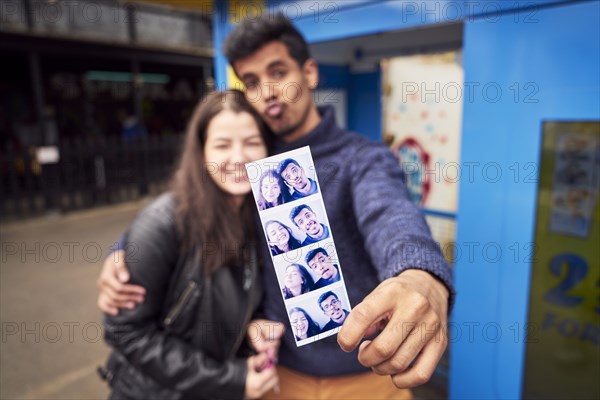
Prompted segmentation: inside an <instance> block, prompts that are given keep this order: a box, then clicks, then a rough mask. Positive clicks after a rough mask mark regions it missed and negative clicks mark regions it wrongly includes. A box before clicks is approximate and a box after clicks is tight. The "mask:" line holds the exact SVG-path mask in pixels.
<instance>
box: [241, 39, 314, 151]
mask: <svg viewBox="0 0 600 400" xmlns="http://www.w3.org/2000/svg"><path fill="white" fill-rule="evenodd" d="M233 67H234V69H235V71H236V73H237V75H238V76H239V78H240V79H241V80H242V82H243V83H244V85H245V86H246V98H247V99H248V101H249V102H250V103H251V104H252V106H253V107H254V108H255V109H256V110H257V111H258V112H259V113H260V115H261V116H262V117H263V119H264V120H265V122H266V123H267V125H268V126H269V127H270V128H271V130H272V131H273V133H274V134H275V135H278V136H281V137H282V138H284V140H286V141H293V140H296V139H298V138H300V137H302V136H304V135H305V134H307V133H308V132H309V131H310V130H311V129H313V128H314V127H315V126H316V125H317V124H318V122H319V115H318V113H317V111H316V107H315V104H314V102H313V99H312V96H311V88H314V87H315V86H316V84H317V80H318V70H317V66H316V64H315V63H314V61H312V60H308V61H307V62H306V63H305V64H304V65H303V66H300V65H298V63H297V62H296V60H294V59H293V58H292V57H291V56H290V54H289V52H288V49H287V47H286V46H285V45H284V44H283V42H281V41H273V42H269V43H267V44H265V45H264V46H263V47H261V48H260V49H258V50H257V51H256V52H254V53H252V54H251V55H249V56H248V57H246V58H242V59H240V60H237V61H236V62H235V63H234V65H233ZM315 118H316V119H315Z"/></svg>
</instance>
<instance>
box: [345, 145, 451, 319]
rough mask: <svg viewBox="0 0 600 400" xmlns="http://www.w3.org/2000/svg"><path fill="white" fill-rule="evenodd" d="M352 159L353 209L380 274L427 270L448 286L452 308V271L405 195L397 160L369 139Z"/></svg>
mask: <svg viewBox="0 0 600 400" xmlns="http://www.w3.org/2000/svg"><path fill="white" fill-rule="evenodd" d="M352 159H353V162H352V163H351V165H352V170H351V174H352V175H351V181H352V198H353V207H354V212H355V215H356V218H357V223H358V226H359V230H360V232H361V234H362V236H363V238H364V240H365V248H366V249H367V251H368V252H369V255H370V256H371V260H372V261H373V264H374V265H375V268H376V269H377V274H378V277H379V279H380V280H385V279H388V278H390V277H393V276H396V275H398V274H399V273H401V272H402V271H404V270H406V269H411V268H412V269H421V270H424V271H427V272H429V273H430V274H432V275H433V276H435V277H436V278H437V279H439V280H440V281H441V282H443V283H444V285H445V286H446V288H448V291H449V293H450V296H449V306H450V307H451V306H452V304H453V303H454V295H455V292H454V286H453V283H452V271H451V269H450V267H449V265H448V263H447V262H446V260H445V259H444V256H443V255H442V252H441V250H440V247H439V245H438V243H436V242H435V241H434V240H433V238H432V237H431V233H430V231H429V227H428V226H427V223H426V222H425V219H424V218H423V216H422V215H421V212H420V211H419V209H418V208H417V207H416V206H415V205H414V204H413V203H412V202H411V201H410V199H409V196H408V192H407V190H406V186H405V185H404V181H403V174H402V171H401V169H400V166H399V164H398V160H397V159H396V158H395V157H394V156H393V154H392V153H391V152H390V151H389V149H387V148H386V147H385V146H383V145H379V144H375V143H368V142H367V143H364V145H363V146H362V147H360V148H359V149H358V150H357V151H356V153H355V154H354V155H353V157H352ZM449 309H450V308H449Z"/></svg>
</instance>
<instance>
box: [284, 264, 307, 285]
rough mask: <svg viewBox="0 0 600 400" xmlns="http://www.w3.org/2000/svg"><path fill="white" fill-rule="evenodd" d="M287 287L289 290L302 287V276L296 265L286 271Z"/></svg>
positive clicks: (285, 280)
mask: <svg viewBox="0 0 600 400" xmlns="http://www.w3.org/2000/svg"><path fill="white" fill-rule="evenodd" d="M284 282H285V286H286V287H288V288H293V287H299V286H302V283H303V282H302V274H301V273H300V271H299V270H298V267H296V266H295V265H290V266H289V267H287V268H286V269H285V279H284Z"/></svg>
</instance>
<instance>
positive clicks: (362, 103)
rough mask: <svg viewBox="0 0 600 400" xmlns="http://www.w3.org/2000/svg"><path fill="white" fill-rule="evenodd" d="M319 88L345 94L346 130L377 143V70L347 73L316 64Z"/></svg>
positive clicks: (344, 68)
mask: <svg viewBox="0 0 600 400" xmlns="http://www.w3.org/2000/svg"><path fill="white" fill-rule="evenodd" d="M319 75H320V76H319V88H320V89H325V90H326V92H327V90H337V89H345V90H346V91H347V100H348V110H347V111H348V112H347V118H348V120H347V121H346V124H347V127H348V129H349V130H352V131H354V132H357V133H360V134H361V135H364V136H367V137H369V138H371V139H373V140H376V141H381V137H382V132H381V121H382V107H381V71H380V70H376V71H374V72H366V73H351V72H350V68H349V67H347V66H337V65H319Z"/></svg>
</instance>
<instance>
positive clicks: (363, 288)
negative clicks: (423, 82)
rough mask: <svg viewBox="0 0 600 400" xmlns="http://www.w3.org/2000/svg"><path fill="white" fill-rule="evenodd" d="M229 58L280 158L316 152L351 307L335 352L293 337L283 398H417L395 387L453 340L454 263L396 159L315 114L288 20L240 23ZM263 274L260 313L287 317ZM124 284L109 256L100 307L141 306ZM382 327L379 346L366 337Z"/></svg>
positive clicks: (416, 377) (307, 66)
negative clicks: (448, 332)
mask: <svg viewBox="0 0 600 400" xmlns="http://www.w3.org/2000/svg"><path fill="white" fill-rule="evenodd" d="M224 52H225V55H226V56H227V58H228V59H229V62H230V64H231V65H232V67H233V69H234V71H235V72H236V74H237V76H238V77H239V78H240V79H241V80H242V81H243V82H244V84H245V86H246V94H247V97H248V99H249V100H250V101H251V102H253V103H252V104H253V106H254V107H255V109H256V110H257V111H258V112H259V113H260V114H261V115H262V116H263V119H264V121H265V122H266V123H267V125H268V126H269V127H270V128H271V130H272V132H273V133H274V135H275V142H274V149H273V151H274V153H275V154H277V153H282V152H285V151H288V150H292V149H296V148H300V147H303V146H307V145H310V146H311V152H312V155H313V158H314V161H315V166H316V170H317V171H319V170H321V168H323V169H326V170H327V171H328V174H327V177H322V178H323V179H322V180H321V184H322V187H323V188H326V190H325V191H324V192H323V200H324V203H325V208H326V209H327V212H328V216H329V221H330V222H331V229H332V232H333V231H335V234H336V248H337V256H338V259H339V261H340V263H341V264H342V265H344V277H345V281H346V285H347V289H348V296H349V301H350V304H354V308H353V310H352V311H351V312H350V314H349V315H348V316H347V317H346V320H345V321H344V325H343V326H342V328H341V330H340V332H339V334H338V335H337V342H338V343H339V345H338V343H336V340H335V338H334V337H330V338H326V339H323V340H320V341H318V342H316V343H312V344H310V345H309V346H303V347H299V348H298V347H296V345H295V341H294V340H293V338H292V337H291V332H290V330H286V340H282V341H281V348H280V351H279V366H278V373H279V377H280V385H281V393H280V394H279V396H280V398H306V397H310V398H316V397H321V398H323V397H327V396H330V397H331V398H345V397H353V398H357V397H362V398H396V399H407V398H410V397H411V394H410V392H409V391H398V390H396V387H398V388H410V387H414V386H417V385H421V384H423V383H425V382H426V381H427V380H428V379H429V377H430V376H431V374H432V373H433V371H434V369H435V367H436V365H437V363H438V361H439V359H440V357H441V356H442V354H443V352H444V350H445V348H446V345H447V338H446V336H445V335H444V334H442V332H443V331H442V330H443V329H444V328H445V326H446V324H447V317H448V309H449V306H450V304H451V303H452V301H453V298H454V296H453V286H452V275H451V271H450V268H449V267H448V265H447V263H446V262H445V260H444V258H443V256H442V254H441V251H440V249H439V246H438V245H437V244H436V243H435V242H434V241H433V239H432V238H431V234H430V232H429V229H428V227H427V224H426V223H425V221H424V219H423V217H422V216H421V214H420V212H419V210H418V209H417V208H416V207H415V206H414V205H413V204H412V203H411V201H410V200H409V198H408V194H407V191H406V188H405V186H404V183H403V179H402V171H401V170H400V167H399V165H398V162H397V160H396V159H395V158H394V156H393V155H392V154H391V152H390V151H389V149H387V148H386V147H385V146H384V145H382V144H376V143H373V142H370V141H369V140H368V139H367V138H365V137H364V136H360V135H357V134H353V133H350V132H348V131H345V130H343V129H341V128H339V127H338V126H337V125H336V124H335V118H334V114H333V108H332V107H324V108H320V109H317V106H316V105H315V103H314V101H313V98H312V95H311V91H312V90H314V89H315V88H316V86H317V82H318V79H319V74H318V68H317V65H316V62H315V61H314V60H313V59H311V58H310V54H309V51H308V46H307V44H306V42H305V41H304V38H303V37H302V35H301V34H300V33H299V32H298V31H297V30H296V29H295V28H294V27H293V26H292V24H291V23H290V22H289V21H288V20H287V19H286V18H285V17H283V16H282V15H276V16H274V17H271V16H268V15H265V16H262V17H257V18H255V19H253V20H252V21H243V22H241V23H240V24H239V25H237V27H236V28H235V29H234V30H233V31H232V32H231V34H230V35H229V37H228V38H227V40H226V42H225V45H224ZM293 88H296V91H295V93H292V92H294V90H292V89H293ZM264 247H265V251H266V247H267V246H266V245H265V246H264ZM265 259H269V257H268V256H267V257H266V258H265ZM263 271H264V274H263V280H264V287H265V300H264V301H263V307H264V309H263V312H264V315H265V316H266V317H267V318H269V319H272V320H278V321H286V322H287V321H288V317H287V315H286V310H285V306H284V302H283V299H282V296H281V293H280V291H279V285H278V281H277V276H276V275H275V271H274V269H273V268H265V269H264V270H263ZM117 276H121V279H120V280H117V279H116V277H117ZM126 278H127V272H126V269H125V268H124V265H123V263H121V264H116V265H115V263H114V262H113V258H112V257H110V258H109V259H108V261H107V262H105V266H104V268H103V271H102V274H101V276H100V279H99V286H100V288H101V294H100V297H99V300H98V302H99V305H100V308H101V309H102V310H106V311H107V312H113V313H114V312H118V308H117V307H124V306H130V307H133V306H135V303H134V302H136V301H137V302H139V301H143V289H142V288H139V287H137V286H132V285H124V282H126V280H127V279H126ZM129 293H133V295H132V296H129V295H128V294H129ZM380 327H381V328H382V330H381V332H380V333H379V335H378V336H377V337H376V338H375V339H373V340H364V341H363V338H366V337H370V336H372V335H374V334H375V333H376V332H377V330H378V329H379V328H380ZM407 327H410V328H408V329H405V328H407ZM265 333H266V332H265V331H263V334H265ZM361 341H362V343H361ZM359 344H360V347H359V348H358V351H357V352H355V351H353V350H355V349H356V348H357V347H358V345H359ZM340 347H341V348H342V349H343V350H344V352H340ZM417 356H418V357H417ZM368 368H370V369H371V370H372V371H373V372H374V374H373V373H371V372H370V371H369V370H368ZM378 375H380V376H378ZM385 376H391V378H392V382H393V385H391V384H390V383H389V381H388V380H387V379H386V378H385ZM317 388H318V389H317ZM317 390H319V392H316V391H317ZM324 393H327V394H324ZM271 396H272V397H273V398H277V396H276V395H275V394H271Z"/></svg>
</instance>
